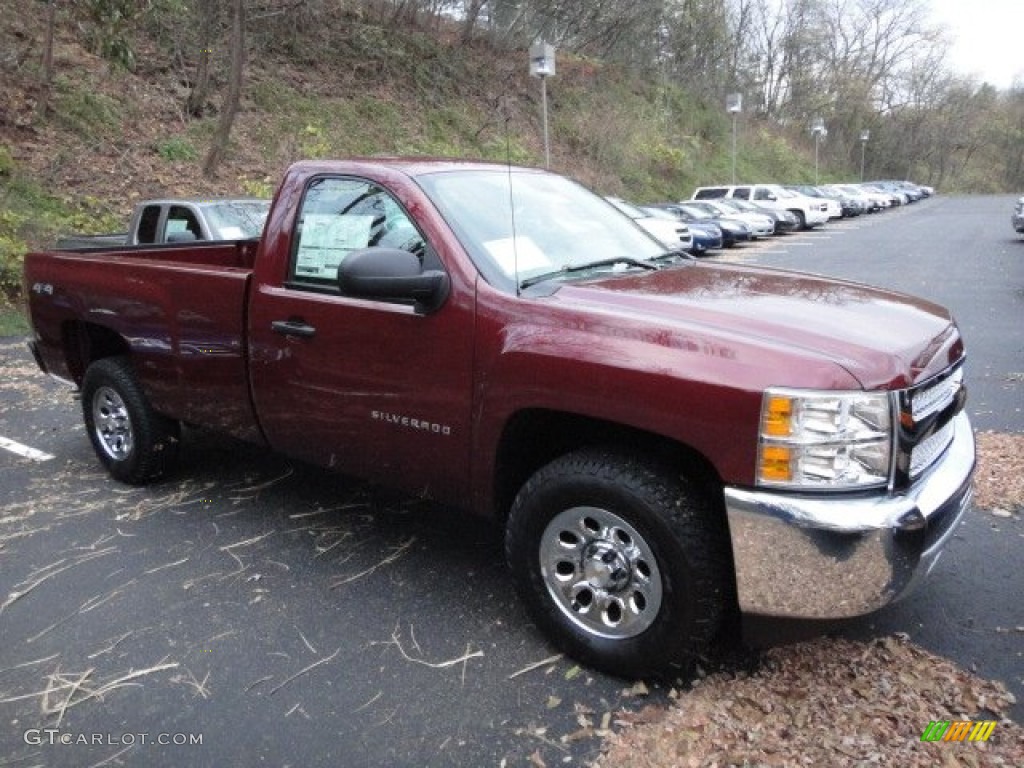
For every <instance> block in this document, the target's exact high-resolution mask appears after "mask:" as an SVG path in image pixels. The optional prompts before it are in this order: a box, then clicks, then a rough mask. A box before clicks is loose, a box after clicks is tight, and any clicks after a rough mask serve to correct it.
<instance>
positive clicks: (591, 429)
mask: <svg viewBox="0 0 1024 768" xmlns="http://www.w3.org/2000/svg"><path fill="white" fill-rule="evenodd" d="M592 446H613V447H614V446H621V447H624V448H628V449H629V451H630V452H631V453H634V454H646V455H648V456H651V457H652V458H654V459H660V460H663V461H666V462H668V463H669V464H670V465H671V466H674V467H678V468H680V469H681V470H682V472H683V473H684V474H685V475H686V476H687V477H688V478H690V480H692V481H693V482H694V483H696V484H697V485H698V486H699V487H700V489H701V491H702V492H704V493H705V494H706V495H707V497H708V498H709V499H711V500H712V502H713V503H715V504H720V503H721V502H720V499H721V497H722V496H721V488H722V481H721V478H720V477H719V475H718V472H717V471H716V470H715V468H714V467H713V466H712V464H711V463H710V462H709V461H708V460H707V459H706V458H705V457H704V456H703V455H701V454H700V453H698V452H697V451H695V450H694V449H693V448H691V447H689V446H687V445H685V444H683V443H680V442H677V441H675V440H672V439H670V438H667V437H665V436H664V435H657V434H654V433H651V432H646V431H644V430H640V429H635V428H633V427H628V426H623V425H622V424H615V423H613V422H608V421H602V420H600V419H593V418H590V417H587V416H581V415H578V414H573V413H563V412H558V411H547V410H540V409H537V410H529V411H522V412H520V413H517V414H516V415H515V416H513V417H512V418H511V419H510V420H509V422H508V424H506V426H505V431H504V433H503V434H502V436H501V441H500V443H499V445H498V452H497V467H498V469H497V472H496V475H495V489H494V492H495V497H494V498H495V509H496V512H497V514H498V516H499V518H500V519H502V520H504V519H505V518H506V517H507V516H508V513H509V510H510V509H511V508H512V502H513V501H514V500H515V497H516V494H517V493H518V492H519V489H520V488H522V487H523V485H524V484H525V483H526V481H527V480H528V479H529V477H530V476H531V475H533V474H534V473H535V472H536V471H537V470H538V469H540V468H541V467H543V466H544V465H546V464H549V463H551V462H552V461H554V460H555V459H556V458H558V457H559V456H563V455H565V454H567V453H571V452H573V451H576V450H579V449H581V448H587V447H592ZM722 513H723V514H724V510H722Z"/></svg>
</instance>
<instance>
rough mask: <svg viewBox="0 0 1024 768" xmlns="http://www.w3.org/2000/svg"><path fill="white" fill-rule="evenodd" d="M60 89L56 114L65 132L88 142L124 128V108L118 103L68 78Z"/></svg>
mask: <svg viewBox="0 0 1024 768" xmlns="http://www.w3.org/2000/svg"><path fill="white" fill-rule="evenodd" d="M56 86H57V97H56V100H55V101H56V103H55V104H54V110H53V114H54V116H55V118H56V120H57V123H58V124H59V125H60V126H61V127H63V128H64V129H65V130H67V131H70V132H71V133H75V134H77V135H79V136H82V137H84V138H87V139H97V138H100V137H101V136H102V135H103V134H104V133H106V132H108V131H111V130H113V129H116V128H118V127H120V125H121V119H122V114H121V106H120V105H119V104H118V103H117V102H116V101H115V100H114V99H112V98H110V97H109V96H105V95H103V94H102V93H97V92H95V91H92V90H89V88H88V87H87V86H80V85H78V84H77V83H74V82H72V81H70V80H68V79H67V78H66V77H58V78H57V81H56Z"/></svg>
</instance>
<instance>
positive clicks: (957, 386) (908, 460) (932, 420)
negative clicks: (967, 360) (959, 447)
mask: <svg viewBox="0 0 1024 768" xmlns="http://www.w3.org/2000/svg"><path fill="white" fill-rule="evenodd" d="M964 398H965V392H964V373H963V359H961V360H960V361H958V362H957V363H956V364H955V365H953V366H952V367H951V368H949V369H947V370H946V371H944V372H943V373H940V374H938V375H937V376H933V377H932V378H930V379H929V380H928V381H925V382H922V383H921V384H919V385H917V386H916V387H911V388H910V389H905V390H902V391H901V392H900V393H899V396H898V400H899V410H900V419H899V426H898V428H897V435H896V456H895V459H896V460H895V463H894V473H893V487H894V488H906V487H907V486H908V485H909V484H910V483H911V482H913V481H914V479H916V478H917V477H918V476H919V475H921V474H922V473H923V472H925V471H926V470H927V469H928V468H929V467H930V466H932V465H933V464H934V463H935V462H936V461H938V459H939V458H940V457H941V456H942V455H943V453H944V452H945V451H946V449H947V448H948V447H949V444H950V443H951V442H952V440H953V437H954V434H953V433H954V431H955V427H954V426H953V420H954V418H955V417H956V415H957V414H958V413H959V412H960V411H961V410H962V408H963V403H964Z"/></svg>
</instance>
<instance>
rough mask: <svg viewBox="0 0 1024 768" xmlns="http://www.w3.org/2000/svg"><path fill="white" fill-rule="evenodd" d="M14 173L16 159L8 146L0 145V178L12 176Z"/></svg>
mask: <svg viewBox="0 0 1024 768" xmlns="http://www.w3.org/2000/svg"><path fill="white" fill-rule="evenodd" d="M13 172H14V158H13V157H11V150H10V148H8V147H7V145H6V144H0V176H10V175H11V174H12V173H13Z"/></svg>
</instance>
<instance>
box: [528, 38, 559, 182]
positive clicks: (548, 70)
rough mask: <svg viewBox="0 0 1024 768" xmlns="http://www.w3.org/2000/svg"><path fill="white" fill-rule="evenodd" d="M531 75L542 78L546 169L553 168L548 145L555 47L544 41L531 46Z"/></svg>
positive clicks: (542, 115)
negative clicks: (550, 94) (549, 81)
mask: <svg viewBox="0 0 1024 768" xmlns="http://www.w3.org/2000/svg"><path fill="white" fill-rule="evenodd" d="M530 74H531V75H532V76H533V77H539V78H540V103H541V120H542V122H543V124H544V167H545V168H550V167H551V145H550V144H549V143H548V86H547V79H548V77H553V76H554V74H555V47H554V46H553V45H548V44H547V43H545V42H544V41H543V40H542V41H541V42H539V43H534V44H533V45H532V46H530Z"/></svg>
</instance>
